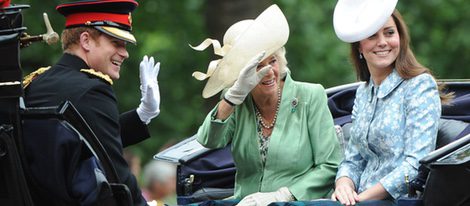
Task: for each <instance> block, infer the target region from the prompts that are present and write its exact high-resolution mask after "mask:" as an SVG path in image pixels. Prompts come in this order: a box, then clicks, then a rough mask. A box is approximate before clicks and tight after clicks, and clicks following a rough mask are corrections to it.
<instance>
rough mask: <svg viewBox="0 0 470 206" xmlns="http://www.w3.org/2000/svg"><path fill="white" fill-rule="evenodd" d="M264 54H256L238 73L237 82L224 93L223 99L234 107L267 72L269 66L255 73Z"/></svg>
mask: <svg viewBox="0 0 470 206" xmlns="http://www.w3.org/2000/svg"><path fill="white" fill-rule="evenodd" d="M264 54H265V52H262V53H260V54H258V55H257V56H256V57H255V58H253V59H251V60H250V61H249V62H248V64H247V65H246V66H245V67H244V68H243V69H242V70H241V71H240V74H239V75H238V79H237V81H235V83H234V84H233V86H232V87H230V88H229V89H228V90H227V92H226V93H225V96H224V98H225V99H226V100H228V101H230V102H231V103H233V104H235V105H239V104H241V103H242V102H243V101H244V100H245V98H246V96H247V95H248V94H249V93H250V92H251V90H252V89H253V88H255V86H256V85H257V84H258V83H259V82H260V81H261V79H263V77H264V76H265V75H266V74H267V73H268V72H269V70H270V69H271V66H270V65H268V66H265V67H263V68H262V69H260V70H259V71H256V68H257V67H258V64H259V62H260V61H261V60H262V59H263V57H264Z"/></svg>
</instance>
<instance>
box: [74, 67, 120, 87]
mask: <svg viewBox="0 0 470 206" xmlns="http://www.w3.org/2000/svg"><path fill="white" fill-rule="evenodd" d="M80 71H81V72H84V73H87V74H91V75H93V76H97V77H99V78H101V79H103V80H104V81H105V82H108V83H109V84H110V85H113V80H112V79H111V77H109V75H107V74H103V73H102V72H99V71H96V70H94V69H80Z"/></svg>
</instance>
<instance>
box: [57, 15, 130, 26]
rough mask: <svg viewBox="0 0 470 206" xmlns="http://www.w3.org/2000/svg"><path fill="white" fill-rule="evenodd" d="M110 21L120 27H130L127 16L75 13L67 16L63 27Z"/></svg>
mask: <svg viewBox="0 0 470 206" xmlns="http://www.w3.org/2000/svg"><path fill="white" fill-rule="evenodd" d="M96 21H111V22H115V23H119V24H122V25H127V26H129V27H130V26H131V22H130V18H129V14H113V13H98V12H90V13H75V14H70V15H68V16H67V18H66V21H65V26H66V27H69V26H74V25H85V24H86V22H96Z"/></svg>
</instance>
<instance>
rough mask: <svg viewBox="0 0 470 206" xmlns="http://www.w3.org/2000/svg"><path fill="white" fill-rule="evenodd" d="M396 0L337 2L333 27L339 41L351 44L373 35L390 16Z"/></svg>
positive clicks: (339, 0)
mask: <svg viewBox="0 0 470 206" xmlns="http://www.w3.org/2000/svg"><path fill="white" fill-rule="evenodd" d="M397 2H398V0H338V2H337V3H336V7H335V11H334V13H333V27H334V29H335V33H336V35H337V36H338V38H339V39H341V40H342V41H344V42H348V43H353V42H358V41H361V40H363V39H365V38H368V37H370V36H372V35H373V34H375V33H376V32H377V31H378V30H379V29H380V28H382V26H383V25H384V24H385V23H386V22H387V20H388V19H389V18H390V16H391V15H392V13H393V11H394V10H395V6H396V5H397Z"/></svg>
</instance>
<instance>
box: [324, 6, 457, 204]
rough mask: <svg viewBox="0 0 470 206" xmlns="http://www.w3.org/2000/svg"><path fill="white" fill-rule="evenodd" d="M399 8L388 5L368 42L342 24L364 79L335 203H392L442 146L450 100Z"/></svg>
mask: <svg viewBox="0 0 470 206" xmlns="http://www.w3.org/2000/svg"><path fill="white" fill-rule="evenodd" d="M339 3H340V2H338V4H339ZM370 4H373V3H370ZM370 4H369V5H370ZM395 4H396V2H395ZM395 4H393V7H392V6H390V5H389V8H390V7H392V9H391V10H390V13H391V16H387V17H385V18H384V21H383V22H385V23H384V24H382V26H381V27H377V28H378V29H375V31H373V32H372V33H371V34H372V35H370V34H368V35H366V36H365V37H362V38H361V39H357V40H353V39H354V38H357V35H356V36H355V37H354V38H353V39H348V38H349V37H348V36H345V35H343V34H341V29H342V28H337V27H338V26H339V24H336V25H335V30H336V33H337V35H338V37H339V38H340V39H342V40H343V41H347V42H350V43H351V59H352V62H353V64H354V66H355V69H356V72H357V77H358V79H359V80H361V81H364V83H363V84H361V85H360V86H359V88H358V89H357V92H356V99H355V102H354V107H353V111H352V127H351V137H350V140H349V142H348V144H347V147H346V150H345V159H344V160H343V162H342V163H341V165H340V167H339V170H338V173H337V175H336V186H335V192H334V193H333V194H332V197H331V198H332V199H333V200H336V201H339V202H340V203H341V204H344V205H355V204H356V203H365V202H367V201H369V200H381V201H377V202H376V203H375V204H376V205H379V204H382V205H393V204H395V203H396V200H397V199H398V198H400V197H403V196H404V195H405V194H407V192H408V191H407V181H408V180H409V179H413V178H415V177H416V175H417V173H418V166H419V160H420V159H421V158H423V157H424V156H425V155H427V154H428V153H429V152H431V151H432V150H433V149H434V148H435V143H436V136H437V130H438V121H439V118H440V115H441V101H447V100H448V99H449V98H450V95H448V94H443V93H441V94H440V91H439V90H440V89H439V88H438V86H437V84H436V81H435V79H434V77H433V76H432V75H431V72H430V70H429V69H428V68H426V67H424V66H422V65H421V64H420V63H419V62H418V61H417V60H416V58H415V57H414V55H413V52H412V51H411V49H410V45H409V42H410V38H409V34H408V31H407V27H406V25H405V22H404V20H403V18H402V16H401V15H400V13H399V12H398V11H397V10H396V9H394V7H395ZM337 7H338V5H337ZM336 9H338V8H336ZM335 12H336V11H335ZM367 12H370V11H366V13H367ZM362 14H364V13H362ZM335 15H336V14H335ZM338 15H339V14H338ZM349 18H351V17H349ZM335 23H336V22H335ZM374 23H377V22H374ZM370 29H371V27H369V28H368V29H366V30H370ZM362 32H368V31H365V30H364V31H362ZM369 32H370V31H369ZM384 203H385V204H384Z"/></svg>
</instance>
